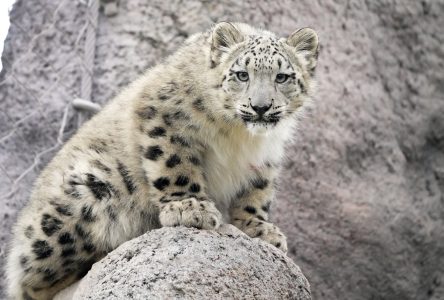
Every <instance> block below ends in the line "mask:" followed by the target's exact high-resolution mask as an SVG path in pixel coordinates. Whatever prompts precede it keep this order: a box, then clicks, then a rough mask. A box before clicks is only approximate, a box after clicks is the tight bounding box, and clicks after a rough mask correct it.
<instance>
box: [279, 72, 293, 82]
mask: <svg viewBox="0 0 444 300" xmlns="http://www.w3.org/2000/svg"><path fill="white" fill-rule="evenodd" d="M288 77H290V76H288V75H287V74H282V73H279V74H277V75H276V82H277V83H284V82H285V81H287V79H288Z"/></svg>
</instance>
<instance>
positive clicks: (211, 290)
mask: <svg viewBox="0 0 444 300" xmlns="http://www.w3.org/2000/svg"><path fill="white" fill-rule="evenodd" d="M178 298H180V299H298V300H309V299H311V295H310V285H309V283H308V281H307V279H306V278H305V277H304V275H303V274H302V273H301V270H300V269H299V267H298V266H297V265H295V264H294V263H293V262H292V260H291V259H289V258H288V257H286V255H285V254H284V253H283V252H282V251H280V250H278V249H276V248H275V247H273V246H270V245H268V244H267V243H265V242H263V241H261V240H259V239H251V238H249V237H247V236H246V235H245V234H243V233H242V232H241V231H239V230H238V229H236V228H235V227H234V226H232V225H223V226H222V227H221V230H219V232H214V231H206V230H198V229H194V228H192V229H189V228H185V227H175V228H161V229H157V230H153V231H151V232H148V233H146V234H144V235H142V236H140V237H138V238H136V239H133V240H131V241H128V242H126V243H124V244H122V245H121V246H120V247H118V248H117V249H116V250H114V251H113V252H111V253H109V254H108V255H107V256H106V257H105V258H103V259H102V260H101V261H99V262H97V263H96V264H94V265H93V267H92V269H91V270H90V271H89V273H88V274H87V275H86V276H85V277H84V278H83V279H82V280H81V282H80V283H79V284H77V285H74V286H73V287H69V288H68V289H67V291H62V292H61V293H60V294H59V295H57V296H56V298H55V300H70V299H94V300H96V299H97V300H100V299H104V300H105V299H106V300H108V299H110V300H112V299H178Z"/></svg>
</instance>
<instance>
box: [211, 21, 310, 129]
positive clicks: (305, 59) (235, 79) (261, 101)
mask: <svg viewBox="0 0 444 300" xmlns="http://www.w3.org/2000/svg"><path fill="white" fill-rule="evenodd" d="M218 26H221V28H218V27H217V26H216V28H215V33H214V36H213V41H216V43H218V45H217V46H215V48H214V49H215V50H214V51H217V50H218V49H219V50H220V51H221V53H220V57H219V61H220V67H221V68H222V74H223V79H222V88H223V91H224V92H225V93H226V94H227V95H228V97H227V99H229V100H228V101H227V102H229V103H226V105H225V106H224V107H225V108H226V109H227V110H230V112H231V113H233V114H235V116H236V117H237V118H239V119H241V120H242V121H243V122H244V124H245V126H247V128H248V129H249V130H251V131H252V132H266V131H267V130H269V129H272V128H274V127H275V126H276V125H277V124H278V123H279V122H281V121H283V120H286V119H290V118H292V116H293V115H295V113H296V112H297V111H298V110H299V109H300V107H301V106H302V105H303V104H304V100H305V99H306V98H307V94H308V90H309V81H310V79H311V77H312V75H313V73H314V69H315V66H316V60H317V50H318V39H317V36H316V33H314V31H313V30H311V29H302V31H301V30H300V31H297V32H296V33H294V34H293V35H291V36H290V37H289V38H288V39H278V38H276V37H275V36H273V35H271V34H269V33H268V32H266V34H264V35H257V34H253V35H247V34H245V33H244V32H241V30H242V28H237V27H236V25H233V24H231V23H223V24H222V25H220V24H218ZM218 29H219V31H217V30H218ZM217 59H218V57H217V56H216V57H215V60H217Z"/></svg>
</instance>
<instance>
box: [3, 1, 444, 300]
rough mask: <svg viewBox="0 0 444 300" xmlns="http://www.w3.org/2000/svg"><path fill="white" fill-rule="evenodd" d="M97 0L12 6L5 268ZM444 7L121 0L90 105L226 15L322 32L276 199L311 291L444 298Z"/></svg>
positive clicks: (69, 130)
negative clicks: (308, 105) (308, 97)
mask: <svg viewBox="0 0 444 300" xmlns="http://www.w3.org/2000/svg"><path fill="white" fill-rule="evenodd" d="M108 1H109V0H108ZM86 2H87V1H80V0H79V1H74V0H73V1H67V0H64V1H63V0H61V1H51V0H32V1H26V0H18V1H17V3H16V4H15V6H14V8H13V10H12V12H11V22H12V24H11V28H10V31H9V34H8V38H7V40H6V43H5V49H4V53H3V55H2V63H3V65H4V69H3V71H2V72H1V73H0V226H1V228H2V230H1V231H0V268H2V265H3V264H4V255H5V251H6V245H7V241H8V238H9V234H10V228H11V224H12V223H13V221H14V219H15V218H16V214H17V211H18V209H20V207H22V206H23V205H24V204H25V203H26V201H27V197H28V195H29V191H30V189H31V186H32V182H33V181H34V179H35V177H36V176H37V174H38V173H39V170H41V168H42V167H44V165H45V163H46V162H47V161H48V160H49V159H51V157H52V156H53V155H54V153H55V151H56V150H57V148H58V142H57V139H58V137H62V138H63V139H65V140H66V138H68V137H69V136H70V135H71V134H73V133H74V132H75V130H76V128H77V124H78V113H77V112H76V111H75V110H73V109H72V107H71V106H70V101H72V99H73V98H74V97H76V96H78V94H79V91H80V80H81V74H82V55H83V40H84V35H83V34H82V28H83V27H84V24H85V19H86V18H85V12H86V4H85V3H86ZM443 15H444V1H442V0H436V1H433V0H424V1H417V0H410V1H407V0H379V1H370V0H367V1H366V0H347V1H340V0H326V1H321V0H301V1H234V0H220V1H204V0H201V1H194V0H190V1H178V0H177V1H144V0H127V1H123V0H120V3H119V6H118V12H117V14H116V15H114V16H107V15H105V14H104V13H103V10H102V11H101V14H100V17H99V25H98V28H97V43H96V57H95V61H94V86H93V97H92V100H93V101H94V102H97V103H101V104H104V103H106V102H107V101H108V100H109V99H110V98H112V97H113V95H115V94H116V93H117V92H118V91H119V89H120V88H122V87H124V86H125V85H127V84H128V83H129V82H130V81H132V80H134V79H135V78H136V77H137V76H138V74H140V73H141V72H143V70H145V69H146V68H148V67H150V66H152V65H154V64H156V63H157V62H159V61H160V60H162V58H163V57H165V56H166V55H168V54H169V53H171V52H173V51H174V49H176V48H177V47H178V45H179V44H180V43H181V42H182V41H183V40H184V39H185V38H186V37H187V36H189V35H190V34H192V33H194V32H197V31H201V30H204V29H206V28H208V27H209V26H210V25H211V24H213V23H214V22H217V21H222V20H229V21H242V22H247V23H250V24H252V25H255V26H262V27H264V28H266V29H269V30H272V31H274V32H276V33H278V34H280V35H282V36H285V35H288V34H289V33H291V32H292V31H294V30H295V29H297V28H300V27H305V26H310V27H313V28H314V29H316V30H317V31H318V33H319V37H320V41H321V44H322V50H321V54H320V62H319V67H318V74H317V76H318V81H319V91H318V94H317V96H316V108H315V109H314V110H313V111H312V112H311V114H310V115H309V116H307V117H306V119H305V121H304V124H302V125H301V126H300V131H299V133H298V134H297V136H296V140H295V143H294V144H293V145H292V146H291V147H289V148H288V157H289V159H288V162H287V163H286V167H285V170H284V173H283V174H282V180H281V187H280V193H279V195H278V201H277V202H276V203H275V205H274V207H273V218H274V220H275V221H276V222H277V223H278V224H279V226H280V227H281V228H282V229H283V231H284V232H285V233H286V234H287V236H288V241H289V253H288V254H289V256H290V257H291V258H292V259H293V260H294V261H295V262H296V264H298V265H299V266H300V267H301V269H302V271H303V273H304V274H305V275H306V276H307V278H308V280H309V281H310V283H311V290H312V293H313V298H314V299H443V298H444V117H443V116H444V71H443V70H444V46H443V44H444V31H443V28H444V17H443ZM65 109H68V111H67V121H68V122H67V125H66V126H65V127H64V128H63V131H62V134H61V135H60V134H59V131H60V125H61V120H62V117H63V114H64V111H65ZM25 171H26V173H24V172H25ZM21 174H26V175H23V176H21ZM14 182H15V184H14ZM2 276H3V272H2ZM2 278H3V277H1V279H0V299H1V298H3V296H4V294H3V292H2V291H3V279H2Z"/></svg>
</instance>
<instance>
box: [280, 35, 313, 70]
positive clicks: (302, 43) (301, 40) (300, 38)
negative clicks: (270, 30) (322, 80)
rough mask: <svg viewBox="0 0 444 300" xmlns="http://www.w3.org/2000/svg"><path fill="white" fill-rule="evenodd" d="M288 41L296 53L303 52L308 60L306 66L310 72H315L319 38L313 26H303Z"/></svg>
mask: <svg viewBox="0 0 444 300" xmlns="http://www.w3.org/2000/svg"><path fill="white" fill-rule="evenodd" d="M286 43H287V44H288V45H289V46H291V47H292V48H294V50H295V51H296V53H298V54H302V56H303V57H304V58H305V60H306V67H307V70H308V71H309V72H310V73H314V71H315V68H316V64H317V61H318V54H319V38H318V35H317V33H316V31H314V30H313V29H311V28H308V27H306V28H301V29H299V30H297V31H295V32H293V33H292V34H291V35H290V36H289V37H288V38H287V40H286Z"/></svg>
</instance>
